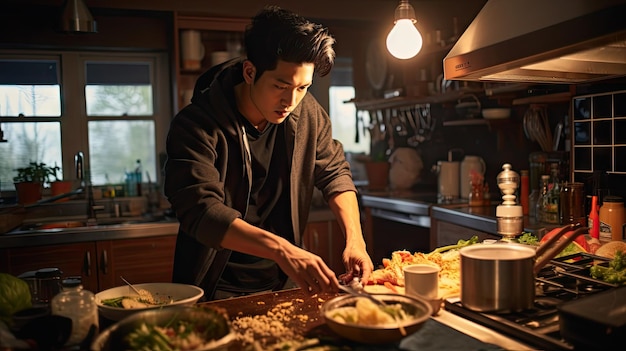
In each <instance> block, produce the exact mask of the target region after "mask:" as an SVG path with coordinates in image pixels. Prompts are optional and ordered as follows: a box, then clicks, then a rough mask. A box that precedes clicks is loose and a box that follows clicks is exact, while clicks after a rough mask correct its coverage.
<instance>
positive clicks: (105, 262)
mask: <svg viewBox="0 0 626 351" xmlns="http://www.w3.org/2000/svg"><path fill="white" fill-rule="evenodd" d="M102 272H103V273H104V274H108V273H109V259H108V258H107V250H102Z"/></svg>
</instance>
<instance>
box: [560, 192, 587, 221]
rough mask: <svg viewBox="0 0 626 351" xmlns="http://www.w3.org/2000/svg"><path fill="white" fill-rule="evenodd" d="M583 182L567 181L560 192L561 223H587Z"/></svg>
mask: <svg viewBox="0 0 626 351" xmlns="http://www.w3.org/2000/svg"><path fill="white" fill-rule="evenodd" d="M583 192H584V190H583V183H578V182H565V183H563V186H562V187H561V192H560V194H559V217H560V218H559V219H560V221H561V224H573V223H579V224H580V225H582V226H584V225H585V224H586V213H585V204H584V203H583V198H584V196H583Z"/></svg>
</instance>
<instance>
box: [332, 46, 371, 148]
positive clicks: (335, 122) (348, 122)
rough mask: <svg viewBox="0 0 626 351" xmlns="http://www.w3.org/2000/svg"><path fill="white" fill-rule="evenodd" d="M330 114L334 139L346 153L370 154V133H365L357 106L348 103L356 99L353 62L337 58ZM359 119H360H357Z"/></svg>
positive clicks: (333, 72) (333, 71)
mask: <svg viewBox="0 0 626 351" xmlns="http://www.w3.org/2000/svg"><path fill="white" fill-rule="evenodd" d="M328 94H329V103H328V104H329V108H328V113H329V115H330V118H331V120H332V126H333V137H334V138H335V139H337V140H339V141H341V143H342V144H343V148H344V151H345V152H350V153H368V152H369V145H370V135H369V133H364V130H363V123H365V121H363V120H362V118H363V117H362V115H361V114H360V115H359V116H358V117H357V114H356V113H357V112H356V106H355V105H354V104H352V103H346V101H349V100H351V99H353V98H354V96H355V91H354V86H353V84H352V60H351V59H350V58H343V57H340V58H337V59H336V60H335V66H334V67H333V69H332V70H331V71H330V87H329V89H328ZM357 118H358V119H357Z"/></svg>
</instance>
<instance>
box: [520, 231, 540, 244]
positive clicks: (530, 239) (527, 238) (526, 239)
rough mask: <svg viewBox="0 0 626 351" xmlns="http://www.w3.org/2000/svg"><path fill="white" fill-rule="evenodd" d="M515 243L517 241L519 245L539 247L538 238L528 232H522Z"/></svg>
mask: <svg viewBox="0 0 626 351" xmlns="http://www.w3.org/2000/svg"><path fill="white" fill-rule="evenodd" d="M517 241H519V243H520V244H526V245H532V246H539V238H537V237H536V236H534V235H533V234H532V233H528V232H524V233H523V234H522V235H520V237H519V238H517Z"/></svg>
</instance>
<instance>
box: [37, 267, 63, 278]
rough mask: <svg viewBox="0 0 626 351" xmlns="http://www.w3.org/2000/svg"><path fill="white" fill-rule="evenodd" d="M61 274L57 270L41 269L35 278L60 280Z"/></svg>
mask: <svg viewBox="0 0 626 351" xmlns="http://www.w3.org/2000/svg"><path fill="white" fill-rule="evenodd" d="M62 273H63V272H61V270H60V269H58V268H52V267H51V268H41V269H39V270H37V272H36V273H35V277H37V278H61V274H62Z"/></svg>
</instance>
